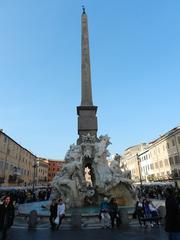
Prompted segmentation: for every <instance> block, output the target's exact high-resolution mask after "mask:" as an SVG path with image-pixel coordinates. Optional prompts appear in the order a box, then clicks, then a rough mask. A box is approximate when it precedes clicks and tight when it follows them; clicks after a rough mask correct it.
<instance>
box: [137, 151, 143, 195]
mask: <svg viewBox="0 0 180 240" xmlns="http://www.w3.org/2000/svg"><path fill="white" fill-rule="evenodd" d="M136 157H137V163H138V170H139V181H140V192H141V196H142V175H141V166H140V163H141V158H140V157H139V155H138V153H137V154H136Z"/></svg>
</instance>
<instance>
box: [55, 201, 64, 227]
mask: <svg viewBox="0 0 180 240" xmlns="http://www.w3.org/2000/svg"><path fill="white" fill-rule="evenodd" d="M64 217H65V204H64V202H63V200H62V198H60V199H59V200H58V205H57V217H56V219H55V223H56V224H57V227H56V229H57V230H58V229H59V227H60V225H61V223H62V220H63V218H64Z"/></svg>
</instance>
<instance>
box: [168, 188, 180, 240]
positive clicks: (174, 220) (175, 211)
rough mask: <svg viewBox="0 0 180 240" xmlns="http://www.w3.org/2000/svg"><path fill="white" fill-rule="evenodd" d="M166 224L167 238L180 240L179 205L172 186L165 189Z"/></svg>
mask: <svg viewBox="0 0 180 240" xmlns="http://www.w3.org/2000/svg"><path fill="white" fill-rule="evenodd" d="M166 194H167V196H166V202H165V205H166V225H165V230H166V232H168V233H169V240H180V206H179V203H178V201H177V199H176V197H175V194H174V191H173V189H172V188H168V189H167V191H166Z"/></svg>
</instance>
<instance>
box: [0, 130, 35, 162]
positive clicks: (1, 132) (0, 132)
mask: <svg viewBox="0 0 180 240" xmlns="http://www.w3.org/2000/svg"><path fill="white" fill-rule="evenodd" d="M0 134H3V135H4V136H6V137H8V138H9V139H10V140H11V141H13V142H14V143H15V144H17V145H18V146H19V147H21V148H23V149H24V150H25V151H27V152H28V153H30V154H31V155H33V156H34V157H36V158H37V156H36V155H34V154H33V153H32V152H30V151H29V150H28V149H27V148H24V147H23V146H22V145H21V144H19V143H18V142H16V141H15V140H14V139H12V138H11V137H10V136H8V135H7V134H6V133H4V132H3V131H0Z"/></svg>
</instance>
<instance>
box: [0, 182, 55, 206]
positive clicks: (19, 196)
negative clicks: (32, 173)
mask: <svg viewBox="0 0 180 240" xmlns="http://www.w3.org/2000/svg"><path fill="white" fill-rule="evenodd" d="M6 195H8V196H10V197H11V199H12V201H13V202H14V203H18V204H23V203H29V202H35V201H45V200H49V198H50V195H51V187H49V186H48V187H44V188H36V189H35V191H33V190H32V189H29V188H25V189H10V190H9V189H3V190H0V199H3V198H4V196H6Z"/></svg>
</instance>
